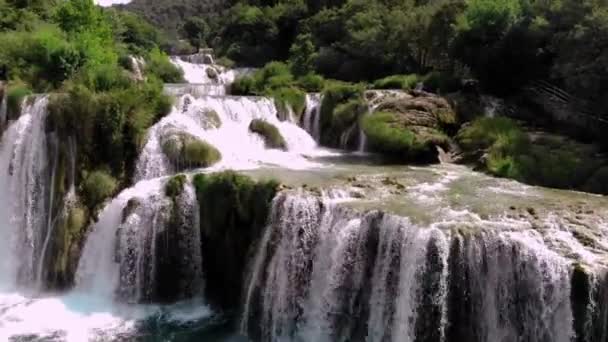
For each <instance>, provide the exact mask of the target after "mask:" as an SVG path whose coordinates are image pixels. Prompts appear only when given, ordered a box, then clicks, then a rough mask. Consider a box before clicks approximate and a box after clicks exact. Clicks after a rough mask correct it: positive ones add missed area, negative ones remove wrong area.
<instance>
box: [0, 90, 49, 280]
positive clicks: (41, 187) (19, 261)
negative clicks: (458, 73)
mask: <svg viewBox="0 0 608 342" xmlns="http://www.w3.org/2000/svg"><path fill="white" fill-rule="evenodd" d="M46 105H47V98H46V97H43V96H39V97H34V98H32V99H28V100H26V102H24V106H23V111H22V114H21V116H20V117H19V119H18V120H16V121H15V122H14V123H12V124H11V125H10V126H9V127H8V129H7V130H6V131H5V132H4V134H3V136H2V142H1V144H0V167H2V169H1V170H0V202H1V203H0V227H1V229H0V240H1V241H2V243H4V245H3V246H2V247H1V248H0V274H1V275H0V277H1V278H0V286H2V287H8V288H12V287H14V286H17V285H19V284H25V285H27V284H31V283H32V282H33V281H34V280H35V278H36V274H35V273H36V271H35V266H34V265H36V263H37V261H38V260H39V258H41V255H40V253H39V252H40V250H41V247H42V245H43V237H44V234H45V231H46V229H45V228H47V223H48V222H47V214H48V202H49V197H48V196H49V194H50V192H49V188H50V183H51V182H50V179H49V172H48V168H49V161H48V157H47V137H46V135H45V131H44V128H45V118H46V114H47V112H46Z"/></svg>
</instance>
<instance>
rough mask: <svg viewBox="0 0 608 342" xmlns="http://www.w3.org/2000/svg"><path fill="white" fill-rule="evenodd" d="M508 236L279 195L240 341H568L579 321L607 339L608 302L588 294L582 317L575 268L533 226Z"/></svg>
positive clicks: (248, 288)
mask: <svg viewBox="0 0 608 342" xmlns="http://www.w3.org/2000/svg"><path fill="white" fill-rule="evenodd" d="M479 224H482V225H483V226H479ZM503 226H504V225H501V223H500V222H498V223H497V225H496V226H492V223H491V222H486V221H483V223H482V222H477V223H475V222H473V221H472V222H470V223H469V224H466V223H465V224H464V225H463V223H450V222H440V223H436V224H432V225H430V226H419V225H416V224H413V223H412V222H410V221H409V220H408V219H406V218H401V217H396V216H392V215H388V214H383V213H380V212H370V213H367V214H358V213H355V212H353V211H351V210H349V209H345V208H341V207H340V206H336V205H333V204H331V203H329V202H327V201H324V200H320V199H318V197H314V196H311V195H306V194H303V193H283V194H280V195H279V196H278V197H277V198H275V200H274V202H273V208H272V213H271V216H270V221H269V225H268V227H267V230H266V231H265V233H264V236H263V237H262V239H261V242H260V245H259V247H258V252H257V255H256V256H255V259H254V262H253V264H252V269H251V273H250V276H249V278H248V283H247V284H245V287H244V294H245V296H244V298H245V303H244V307H243V316H242V321H241V330H242V331H243V332H244V333H246V334H248V335H249V336H250V337H251V338H253V339H254V340H261V341H285V340H301V341H364V340H365V341H372V342H373V341H444V342H456V341H474V342H485V341H534V342H549V341H557V342H569V341H572V340H573V338H574V337H575V330H574V326H575V324H574V323H573V322H587V323H585V324H587V325H588V327H589V328H590V329H591V327H593V329H600V330H599V331H603V332H605V331H606V329H605V328H606V327H605V324H604V322H605V321H604V320H603V319H605V310H604V309H602V308H600V306H602V305H603V304H602V305H597V304H593V300H592V299H593V298H598V297H600V298H602V299H601V300H602V301H603V300H605V299H604V296H605V293H604V292H593V291H590V290H586V291H587V292H585V293H587V294H586V295H585V294H582V296H583V297H585V298H587V297H588V302H585V303H584V304H578V306H579V307H580V309H578V310H579V311H582V313H577V315H576V316H575V315H574V313H573V306H572V305H574V304H573V303H577V302H574V301H573V300H574V299H572V298H573V297H572V296H574V291H575V290H574V289H573V288H571V282H572V269H573V266H572V264H571V261H570V260H568V259H566V258H565V257H563V256H561V255H560V254H557V253H556V252H554V251H553V250H552V249H551V247H550V246H548V245H546V244H545V242H544V241H543V238H542V236H541V235H540V233H539V232H537V231H535V230H532V229H529V228H526V227H529V226H527V225H525V224H523V225H522V226H521V227H520V229H515V230H510V229H505V228H501V227H503ZM505 227H506V226H505ZM602 272H603V271H602ZM602 274H604V273H602ZM601 279H604V276H601ZM590 281H591V280H590ZM604 287H605V286H603V285H602V286H597V287H594V285H588V286H587V287H584V288H588V289H589V288H591V289H594V288H601V289H603V288H604ZM579 291H580V290H579ZM602 291H603V290H602ZM583 299H584V298H583ZM575 318H576V319H575ZM580 324H583V323H580ZM594 331H595V330H594ZM592 334H593V336H602V335H601V334H602V333H599V332H594V333H591V332H589V336H591V335H592ZM585 340H587V339H585ZM589 341H600V339H593V340H589Z"/></svg>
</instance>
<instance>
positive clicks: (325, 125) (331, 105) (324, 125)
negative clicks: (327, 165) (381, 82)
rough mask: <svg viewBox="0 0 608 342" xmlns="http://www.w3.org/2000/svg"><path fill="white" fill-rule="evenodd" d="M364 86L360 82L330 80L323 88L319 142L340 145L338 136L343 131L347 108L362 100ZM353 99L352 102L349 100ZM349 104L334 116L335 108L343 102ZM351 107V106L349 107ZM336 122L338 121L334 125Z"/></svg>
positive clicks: (327, 144) (332, 145)
mask: <svg viewBox="0 0 608 342" xmlns="http://www.w3.org/2000/svg"><path fill="white" fill-rule="evenodd" d="M363 92H364V87H363V86H362V85H360V84H349V83H344V82H330V83H328V84H327V85H326V87H325V89H324V90H323V101H322V103H321V113H320V114H321V118H320V125H321V144H322V145H324V146H329V147H340V137H341V136H342V134H343V133H344V126H345V125H344V124H343V123H344V121H345V120H343V119H346V118H347V117H346V114H347V113H352V112H351V111H350V110H347V108H349V107H350V106H353V104H354V103H356V102H359V101H362V100H363ZM351 101H353V102H351ZM348 103H350V105H348V106H346V107H344V106H343V107H341V108H340V113H339V115H338V116H340V118H335V116H336V109H337V108H338V107H339V106H340V105H342V104H344V105H346V104H348ZM350 108H352V107H350ZM336 123H340V124H339V125H336Z"/></svg>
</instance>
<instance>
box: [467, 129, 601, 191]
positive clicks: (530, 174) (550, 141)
mask: <svg viewBox="0 0 608 342" xmlns="http://www.w3.org/2000/svg"><path fill="white" fill-rule="evenodd" d="M456 140H457V141H458V143H459V144H460V146H461V147H462V148H463V150H464V151H466V152H468V153H472V154H477V155H478V156H481V155H484V158H482V159H481V165H480V166H481V167H482V169H484V170H486V171H488V172H489V173H491V174H493V175H496V176H499V177H506V178H512V179H517V180H519V181H522V182H525V183H529V184H533V185H542V186H548V187H555V188H563V189H585V188H586V187H585V185H586V183H587V182H589V179H590V178H591V177H592V175H593V173H594V170H596V169H597V168H598V167H599V165H600V164H601V163H602V161H601V160H600V159H598V158H597V157H596V155H597V152H596V150H595V149H594V148H593V147H592V146H590V145H584V144H580V143H577V142H574V141H572V140H570V139H567V138H565V137H560V136H553V135H548V134H544V133H535V134H534V135H533V136H530V135H529V134H527V133H526V132H524V131H523V130H522V128H521V127H519V125H518V124H517V123H516V122H515V121H513V120H511V119H508V118H502V117H497V118H480V119H477V120H475V121H473V122H472V123H471V124H470V125H468V126H465V127H464V128H463V129H461V130H460V132H459V133H458V134H457V136H456ZM599 190H600V191H601V189H599Z"/></svg>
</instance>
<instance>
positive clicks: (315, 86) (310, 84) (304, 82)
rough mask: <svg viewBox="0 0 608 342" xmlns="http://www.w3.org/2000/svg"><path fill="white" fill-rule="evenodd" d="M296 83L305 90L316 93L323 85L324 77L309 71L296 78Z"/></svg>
mask: <svg viewBox="0 0 608 342" xmlns="http://www.w3.org/2000/svg"><path fill="white" fill-rule="evenodd" d="M297 84H298V86H299V87H301V88H302V89H304V90H305V91H306V92H309V93H318V92H320V91H322V90H323V87H324V86H325V78H323V76H321V75H317V74H312V73H310V74H306V75H304V76H302V77H300V78H298V80H297Z"/></svg>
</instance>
